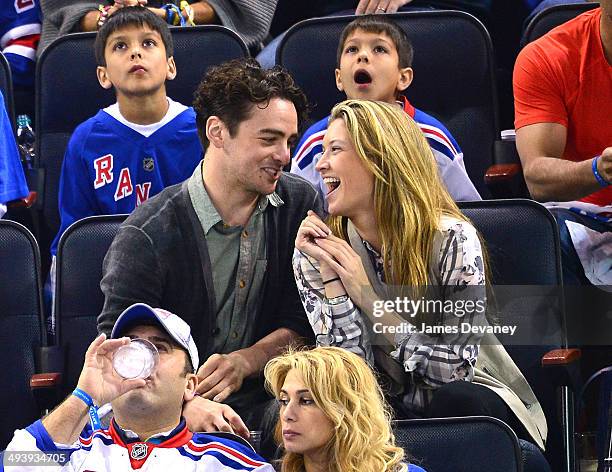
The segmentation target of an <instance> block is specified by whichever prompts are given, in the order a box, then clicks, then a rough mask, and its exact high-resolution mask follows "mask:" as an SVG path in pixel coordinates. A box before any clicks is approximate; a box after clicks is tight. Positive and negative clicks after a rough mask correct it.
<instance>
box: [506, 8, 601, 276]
mask: <svg viewBox="0 0 612 472" xmlns="http://www.w3.org/2000/svg"><path fill="white" fill-rule="evenodd" d="M513 82H514V102H515V128H516V144H517V148H518V151H519V155H520V157H521V162H522V165H523V171H524V175H525V180H526V182H527V186H528V187H529V191H530V192H531V195H532V196H533V197H534V198H535V199H536V200H539V201H543V202H560V203H554V204H552V206H553V207H554V208H553V214H554V215H555V217H556V218H557V222H558V223H559V229H560V233H561V245H562V251H563V263H564V277H565V281H566V283H571V284H584V283H588V280H591V281H592V280H593V278H592V277H589V279H588V280H587V278H586V277H585V270H584V269H583V265H582V264H581V262H580V260H579V259H578V255H577V253H576V250H575V248H574V244H573V242H572V237H571V236H570V231H569V230H568V226H567V224H566V222H576V223H579V224H581V225H583V226H586V227H587V228H590V229H593V230H596V231H598V232H599V233H602V234H604V235H605V236H606V237H607V236H608V234H609V235H610V237H611V238H612V185H611V184H612V0H602V1H601V7H600V8H596V9H594V10H590V11H588V12H586V13H584V14H582V15H580V16H578V17H576V18H575V19H573V20H571V21H569V22H567V23H565V24H563V25H561V26H559V27H557V28H555V29H553V30H552V31H550V32H549V33H548V34H547V35H545V36H543V37H542V38H540V39H538V40H537V41H534V42H533V43H531V44H529V45H527V46H526V47H525V48H524V49H523V50H522V51H521V53H520V54H519V57H518V58H517V61H516V65H515V68H514V79H513ZM570 226H572V225H570ZM575 242H576V241H574V243H575ZM581 259H582V258H581ZM590 272H591V271H590V268H589V271H587V273H588V274H589V275H590Z"/></svg>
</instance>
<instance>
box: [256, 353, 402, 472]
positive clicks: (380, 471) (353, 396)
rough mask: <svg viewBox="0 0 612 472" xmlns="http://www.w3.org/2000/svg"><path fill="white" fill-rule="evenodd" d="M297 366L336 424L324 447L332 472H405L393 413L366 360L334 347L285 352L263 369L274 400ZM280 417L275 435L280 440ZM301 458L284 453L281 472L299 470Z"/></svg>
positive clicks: (322, 406) (318, 400) (307, 386)
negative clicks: (392, 419) (396, 436)
mask: <svg viewBox="0 0 612 472" xmlns="http://www.w3.org/2000/svg"><path fill="white" fill-rule="evenodd" d="M290 370H296V371H297V373H298V374H299V375H300V377H301V378H302V381H303V382H304V384H305V385H306V388H308V390H310V393H311V395H312V398H313V400H314V402H315V403H316V405H317V406H318V407H319V408H321V410H323V412H324V413H325V415H326V416H327V417H328V418H329V419H330V421H331V422H332V424H333V425H334V428H335V434H334V435H333V436H332V439H331V440H330V443H329V444H327V445H326V450H327V453H328V457H329V470H330V472H403V471H406V470H407V467H406V465H405V464H402V462H401V461H402V459H403V458H404V450H403V449H402V448H401V447H398V446H396V445H395V437H394V435H393V431H392V430H391V423H390V420H391V413H390V410H389V407H388V405H387V404H386V402H385V400H384V397H383V393H382V391H381V389H380V386H379V385H378V382H377V381H376V378H375V377H374V374H373V373H372V370H371V369H370V367H369V366H368V365H367V364H366V362H365V361H364V360H363V359H361V358H360V357H359V356H357V355H356V354H353V353H351V352H349V351H346V350H345V349H341V348H337V347H318V348H316V349H313V350H309V351H297V352H296V351H289V352H288V353H287V354H285V355H282V356H279V357H276V358H274V359H272V360H271V361H270V362H268V364H267V365H266V367H265V369H264V375H265V377H266V387H267V388H268V390H269V391H270V392H272V393H273V394H274V395H275V396H276V398H279V396H280V390H281V388H282V387H283V384H284V382H285V378H286V377H287V374H288V372H289V371H290ZM280 432H281V430H280V421H279V423H278V425H277V428H276V439H277V441H278V442H279V443H280V442H281V440H282V438H281V434H280ZM304 470H305V469H304V457H303V456H302V455H301V454H296V453H291V452H286V453H285V455H284V457H283V462H282V472H303V471H304Z"/></svg>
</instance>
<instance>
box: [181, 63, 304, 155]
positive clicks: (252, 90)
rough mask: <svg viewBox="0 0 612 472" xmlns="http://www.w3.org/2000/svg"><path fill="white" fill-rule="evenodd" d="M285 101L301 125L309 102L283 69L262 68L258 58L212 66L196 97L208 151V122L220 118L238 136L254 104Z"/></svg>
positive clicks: (204, 145)
mask: <svg viewBox="0 0 612 472" xmlns="http://www.w3.org/2000/svg"><path fill="white" fill-rule="evenodd" d="M273 98H282V99H284V100H288V101H290V102H292V103H293V105H294V106H295V109H296V111H297V115H298V124H299V125H300V126H302V125H303V124H304V123H305V121H306V119H307V116H308V100H307V99H306V95H304V92H302V90H301V89H300V88H299V87H298V86H297V85H296V84H295V82H294V80H293V77H291V75H290V74H289V73H288V72H287V71H286V70H285V69H283V68H282V67H280V66H275V67H274V68H272V69H262V67H261V66H260V65H259V63H258V62H257V61H256V60H255V59H251V58H248V59H234V60H231V61H228V62H224V63H223V64H220V65H218V66H214V67H211V68H210V69H209V70H208V71H207V72H206V74H205V75H204V78H203V79H202V82H200V85H199V86H198V89H197V90H196V92H195V94H194V100H193V108H194V109H195V112H196V124H197V127H198V136H199V137H200V141H201V142H202V147H203V148H204V149H205V150H206V148H208V138H207V137H206V121H207V120H208V118H209V117H211V116H218V117H219V118H220V119H221V121H223V123H225V125H226V126H227V128H228V130H229V133H230V136H232V137H233V136H235V133H236V131H237V129H238V126H239V125H240V123H242V122H243V121H245V120H248V119H249V118H250V116H251V112H252V111H253V107H254V106H255V105H261V104H264V107H266V106H267V105H268V103H269V102H270V100H271V99H273Z"/></svg>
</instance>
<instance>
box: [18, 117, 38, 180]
mask: <svg viewBox="0 0 612 472" xmlns="http://www.w3.org/2000/svg"><path fill="white" fill-rule="evenodd" d="M35 142H36V136H35V135H34V130H32V121H31V120H30V117H29V116H28V115H19V116H18V117H17V145H18V147H19V154H20V156H21V164H22V165H23V168H24V169H32V168H33V167H34V161H35V159H36V153H35V151H34V144H35Z"/></svg>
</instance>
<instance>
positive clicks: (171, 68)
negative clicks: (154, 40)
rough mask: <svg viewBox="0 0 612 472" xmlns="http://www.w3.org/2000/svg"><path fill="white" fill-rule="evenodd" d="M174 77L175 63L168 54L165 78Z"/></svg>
mask: <svg viewBox="0 0 612 472" xmlns="http://www.w3.org/2000/svg"><path fill="white" fill-rule="evenodd" d="M175 77H176V63H175V62H174V57H172V56H170V57H169V58H168V72H167V73H166V80H174V78H175Z"/></svg>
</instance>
